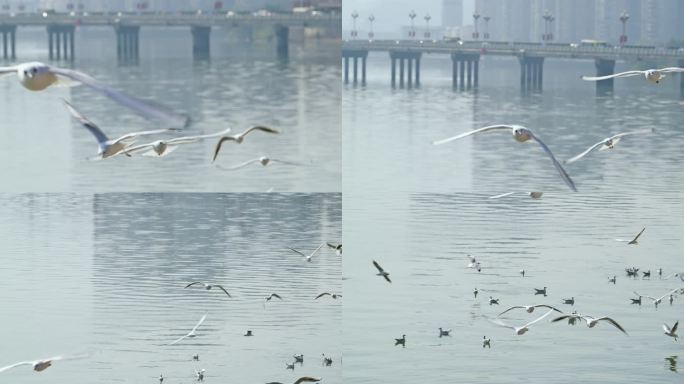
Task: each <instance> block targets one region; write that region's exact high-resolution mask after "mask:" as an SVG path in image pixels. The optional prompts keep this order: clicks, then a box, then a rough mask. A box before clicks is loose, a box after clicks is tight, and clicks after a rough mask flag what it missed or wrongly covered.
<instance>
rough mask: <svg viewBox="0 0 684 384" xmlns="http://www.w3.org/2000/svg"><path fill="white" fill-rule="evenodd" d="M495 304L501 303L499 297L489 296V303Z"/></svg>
mask: <svg viewBox="0 0 684 384" xmlns="http://www.w3.org/2000/svg"><path fill="white" fill-rule="evenodd" d="M493 304H496V305H499V299H495V298H493V297H491V296H489V305H493Z"/></svg>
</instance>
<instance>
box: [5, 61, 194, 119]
mask: <svg viewBox="0 0 684 384" xmlns="http://www.w3.org/2000/svg"><path fill="white" fill-rule="evenodd" d="M12 73H16V75H17V77H18V78H19V82H20V83H21V85H22V86H23V87H24V88H26V89H28V90H30V91H42V90H44V89H45V88H48V87H50V86H52V85H61V86H76V85H81V84H83V85H85V86H86V87H88V88H90V89H93V90H95V91H97V92H99V93H101V94H103V95H105V96H107V97H109V98H110V99H112V100H114V101H116V102H117V103H119V104H121V105H123V106H125V107H128V108H130V109H132V110H134V111H136V112H138V113H139V114H141V115H143V116H145V117H147V118H154V119H158V120H159V121H161V122H164V124H165V125H168V126H169V127H175V128H184V127H186V126H187V125H188V123H189V119H188V118H187V116H183V115H180V114H178V113H176V112H173V111H171V110H170V109H168V108H165V107H162V106H159V105H155V104H153V103H150V102H147V101H143V100H141V99H138V98H136V97H133V96H130V95H126V94H124V93H122V92H119V91H115V90H114V89H111V88H109V87H107V86H104V85H102V84H100V83H98V82H97V81H96V80H95V79H93V78H92V77H90V76H88V75H86V74H85V73H83V72H79V71H74V70H72V69H66V68H57V67H53V66H50V65H47V64H43V63H39V62H30V63H23V64H18V65H15V66H12V67H0V77H3V76H4V75H10V74H12Z"/></svg>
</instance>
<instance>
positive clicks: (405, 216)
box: [344, 190, 684, 383]
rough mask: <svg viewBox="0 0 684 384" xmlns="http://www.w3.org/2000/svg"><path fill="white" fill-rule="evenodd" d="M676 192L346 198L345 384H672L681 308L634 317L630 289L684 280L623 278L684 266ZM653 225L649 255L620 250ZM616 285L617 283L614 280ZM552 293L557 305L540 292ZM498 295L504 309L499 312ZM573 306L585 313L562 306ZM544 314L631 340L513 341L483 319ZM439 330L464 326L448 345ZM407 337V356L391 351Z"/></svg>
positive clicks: (582, 334) (578, 330)
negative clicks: (667, 359) (548, 309)
mask: <svg viewBox="0 0 684 384" xmlns="http://www.w3.org/2000/svg"><path fill="white" fill-rule="evenodd" d="M679 195H680V194H679V191H678V190H676V191H660V192H659V193H658V194H657V195H647V194H639V195H635V194H631V193H622V192H619V191H612V192H610V193H603V194H595V195H589V194H567V193H561V194H552V195H551V196H547V195H546V194H545V195H544V197H542V198H541V199H538V200H535V199H530V198H529V197H525V196H523V197H521V198H511V199H508V200H506V199H501V200H491V199H488V198H487V196H488V195H487V194H472V193H457V194H448V195H447V194H402V193H396V192H392V193H390V192H387V193H384V194H382V195H379V194H377V193H374V192H367V191H358V192H357V193H354V192H353V191H352V192H349V193H348V192H347V191H346V190H345V192H344V199H345V200H344V228H345V247H346V250H345V251H346V255H348V256H347V257H346V258H345V262H344V273H345V277H346V278H347V279H346V280H345V282H344V285H345V286H344V290H345V294H346V296H345V300H346V301H345V307H344V311H345V318H344V320H345V330H344V332H345V333H344V335H345V340H344V342H345V352H346V353H347V355H345V357H346V359H345V380H348V381H350V382H354V383H376V382H379V381H382V382H445V381H447V380H448V378H454V377H458V378H459V380H461V381H463V382H469V383H491V382H503V383H514V382H538V381H542V380H544V379H547V378H548V377H554V380H558V381H560V382H567V381H571V380H572V381H578V382H583V383H605V382H629V383H639V382H657V381H664V382H668V380H671V379H670V376H665V375H666V374H669V373H665V372H664V371H663V370H662V367H661V363H659V362H658V356H662V355H663V354H667V353H668V352H669V353H670V354H676V353H677V351H678V350H679V344H677V343H674V342H673V341H672V339H671V338H668V337H667V336H665V335H663V332H662V328H661V327H662V323H664V322H666V323H669V324H671V323H673V322H674V321H675V320H677V319H678V318H680V317H681V314H682V306H684V301H683V299H682V298H681V297H680V298H677V299H675V301H674V303H673V304H672V305H670V304H669V303H665V302H664V303H663V304H661V305H660V306H659V307H658V308H657V309H656V308H655V307H654V306H653V305H652V304H651V302H650V300H649V301H648V303H647V302H646V301H645V302H644V305H642V306H636V305H631V304H630V300H629V299H630V297H633V291H637V292H640V293H641V292H646V291H648V292H650V293H647V294H650V295H655V296H660V295H661V294H664V293H665V292H667V291H669V290H670V289H673V288H677V287H681V286H682V282H681V281H680V280H679V279H669V280H665V279H659V278H658V277H657V276H655V275H654V276H653V277H651V278H650V279H648V278H647V279H642V278H641V277H639V278H638V279H631V278H627V277H626V276H625V273H624V268H626V267H628V266H636V267H639V268H641V269H642V270H648V269H650V270H652V271H655V270H656V269H657V268H663V271H664V272H663V277H664V276H666V275H668V274H669V273H672V272H677V271H679V270H681V269H682V267H683V265H682V262H681V257H680V252H679V250H680V249H681V244H682V237H681V235H682V233H684V222H682V219H681V218H682V217H684V202H683V201H682V200H681V197H680V196H679ZM643 225H645V226H647V230H646V231H645V232H644V234H643V235H642V237H641V238H640V241H639V245H638V246H629V245H627V244H625V243H620V242H616V241H615V240H614V239H615V238H618V237H623V236H628V235H629V234H633V233H635V232H638V230H639V229H640V228H641V227H642V226H643ZM623 234H624V235H623ZM467 254H472V255H473V256H475V257H476V258H477V260H478V261H480V262H481V265H482V271H481V272H479V273H478V272H477V271H476V270H475V269H469V268H467V265H468V258H467V257H466V255H467ZM372 259H375V260H377V261H378V262H379V263H380V264H381V265H382V267H383V268H385V269H386V270H387V271H388V272H389V273H391V276H392V284H388V283H386V282H385V281H384V280H382V278H380V277H378V276H375V273H376V271H375V269H374V268H373V266H372V264H371V260H372ZM521 269H524V270H525V271H526V273H525V277H522V276H521V275H520V273H519V271H520V270H521ZM613 275H617V279H616V284H612V283H610V282H609V281H608V278H609V277H612V276H613ZM542 287H547V296H546V297H542V296H540V295H535V288H542ZM474 288H477V289H478V290H479V294H478V296H477V298H474V297H473V290H474ZM489 296H493V297H494V298H498V299H499V300H500V304H499V305H498V306H497V305H492V306H490V305H489V303H488V298H489ZM570 297H574V298H575V304H574V306H570V305H564V304H562V299H564V298H570ZM534 304H549V305H553V306H556V307H558V308H559V309H561V310H563V311H566V312H572V311H573V310H577V311H578V312H580V313H583V314H588V315H594V316H603V315H608V316H611V317H613V318H614V319H616V320H617V321H618V322H619V323H620V324H621V325H622V326H623V327H624V328H625V329H626V330H627V332H628V333H629V336H626V335H624V334H622V333H621V332H620V331H618V330H617V329H615V328H613V327H611V326H610V325H609V324H600V325H598V326H597V327H595V328H591V329H589V328H587V327H586V325H585V324H584V323H578V324H577V325H576V326H575V327H571V326H568V325H567V324H566V323H564V322H563V323H558V324H550V323H548V322H543V323H538V324H535V325H534V326H532V327H531V330H530V331H529V332H528V333H526V334H525V335H523V336H516V335H514V334H513V332H512V331H511V330H510V329H505V328H500V327H497V326H496V325H493V324H491V323H490V322H489V321H487V320H486V318H485V316H488V317H495V316H496V315H497V314H498V313H500V312H502V311H504V310H505V309H507V308H509V307H510V306H513V305H534ZM543 313H544V312H539V311H535V312H534V313H532V314H527V313H525V312H524V311H522V310H514V311H511V312H509V313H508V314H507V316H506V320H505V321H506V322H507V323H509V324H514V325H522V324H525V323H526V322H528V321H531V320H532V319H534V318H536V317H538V316H539V315H541V314H543ZM439 327H442V328H444V329H453V330H452V332H451V337H442V338H440V337H439V332H438V328H439ZM402 334H406V340H407V341H406V348H405V349H403V348H399V347H395V346H394V339H395V338H400V337H401V335H402ZM483 336H486V337H487V338H491V340H492V343H491V349H489V348H486V349H483V348H482V340H483ZM352 351H353V352H354V353H352Z"/></svg>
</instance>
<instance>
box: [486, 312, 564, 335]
mask: <svg viewBox="0 0 684 384" xmlns="http://www.w3.org/2000/svg"><path fill="white" fill-rule="evenodd" d="M553 311H554V310H553V309H551V310H549V311H548V312H546V313H545V314H543V315H541V316H540V317H538V318H536V319H534V320H532V321H530V322H529V323H527V324H525V325H523V326H520V327H514V326H512V325H508V324H506V323H504V322H502V321H501V320H498V319H496V320H492V319H488V320H489V321H490V322H492V323H494V324H496V325H498V326H500V327H504V328H510V329H512V330H513V331H514V332H515V334H516V335H519V336H522V335H524V334H525V333H526V332H527V331H529V330H530V326H531V325H532V324H534V323H536V322H539V321H541V320H543V319H545V318H546V317H547V316H548V315H550V314H551V312H553Z"/></svg>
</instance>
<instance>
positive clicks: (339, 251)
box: [326, 243, 342, 256]
mask: <svg viewBox="0 0 684 384" xmlns="http://www.w3.org/2000/svg"><path fill="white" fill-rule="evenodd" d="M326 244H328V248H330V249H334V250H335V254H336V255H337V256H342V244H335V243H326Z"/></svg>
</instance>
